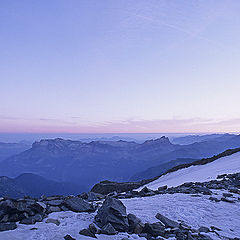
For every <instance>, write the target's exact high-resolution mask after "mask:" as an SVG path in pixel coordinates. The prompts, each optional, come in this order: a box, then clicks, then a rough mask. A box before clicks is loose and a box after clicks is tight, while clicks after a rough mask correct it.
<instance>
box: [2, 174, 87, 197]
mask: <svg viewBox="0 0 240 240" xmlns="http://www.w3.org/2000/svg"><path fill="white" fill-rule="evenodd" d="M86 190H87V189H86V188H84V187H83V186H80V185H77V184H72V183H67V182H56V181H52V180H48V179H46V178H43V177H40V176H38V175H35V174H32V173H24V174H21V175H20V176H18V177H16V178H8V177H0V197H1V196H8V197H13V198H19V197H23V196H26V195H28V196H32V197H40V196H41V195H46V196H50V195H71V194H75V195H77V194H80V193H82V192H84V191H86Z"/></svg>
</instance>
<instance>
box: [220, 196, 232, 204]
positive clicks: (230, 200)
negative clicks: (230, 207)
mask: <svg viewBox="0 0 240 240" xmlns="http://www.w3.org/2000/svg"><path fill="white" fill-rule="evenodd" d="M221 201H224V202H228V203H234V200H232V199H228V198H225V197H222V198H221Z"/></svg>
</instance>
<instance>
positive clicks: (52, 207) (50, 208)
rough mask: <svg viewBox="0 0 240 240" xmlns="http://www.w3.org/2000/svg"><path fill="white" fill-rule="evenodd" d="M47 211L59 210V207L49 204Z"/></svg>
mask: <svg viewBox="0 0 240 240" xmlns="http://www.w3.org/2000/svg"><path fill="white" fill-rule="evenodd" d="M47 212H48V213H52V212H61V208H60V207H57V206H49V207H48V209H47Z"/></svg>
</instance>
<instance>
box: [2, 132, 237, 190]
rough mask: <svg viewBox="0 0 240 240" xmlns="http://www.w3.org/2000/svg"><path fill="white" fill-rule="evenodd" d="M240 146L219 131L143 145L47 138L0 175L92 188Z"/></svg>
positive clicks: (7, 161) (4, 165)
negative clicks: (196, 139) (200, 138)
mask: <svg viewBox="0 0 240 240" xmlns="http://www.w3.org/2000/svg"><path fill="white" fill-rule="evenodd" d="M239 146H240V135H220V136H218V137H217V138H213V139H210V140H206V141H202V142H195V143H192V144H188V145H180V144H172V143H171V142H170V141H169V139H168V138H167V137H161V138H159V139H155V140H147V141H145V142H144V143H136V142H134V141H130V142H128V141H122V140H119V141H92V142H90V143H86V142H81V141H72V140H64V139H60V138H57V139H45V140H41V141H39V142H35V143H34V144H33V145H32V147H31V148H30V149H28V150H26V151H24V152H22V153H20V154H17V155H15V156H11V157H9V158H7V159H5V160H4V161H2V163H1V169H0V175H2V176H8V177H13V178H15V177H17V176H18V175H20V174H23V173H33V174H36V175H39V176H42V177H44V178H47V179H49V180H53V181H57V182H71V183H74V184H77V185H81V186H84V187H87V188H90V187H92V186H93V185H94V184H95V183H97V182H99V181H102V180H110V181H121V182H122V181H128V180H129V179H133V178H134V177H133V176H136V174H137V175H138V176H140V178H142V179H145V178H148V177H149V171H150V172H151V170H147V169H149V168H152V169H154V171H153V173H152V174H151V177H154V175H155V174H156V176H158V175H160V174H161V173H162V172H163V171H165V170H167V169H168V168H171V167H173V166H176V165H177V164H178V163H180V164H182V163H189V162H191V161H194V160H196V159H201V158H205V157H211V156H213V155H214V154H218V153H220V152H223V151H225V150H227V149H229V148H237V147H239ZM138 179H139V177H138Z"/></svg>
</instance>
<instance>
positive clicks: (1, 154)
mask: <svg viewBox="0 0 240 240" xmlns="http://www.w3.org/2000/svg"><path fill="white" fill-rule="evenodd" d="M29 148H31V145H30V144H26V143H3V142H0V162H1V161H2V160H4V159H6V158H8V157H10V156H13V155H16V154H19V153H21V152H23V151H25V150H27V149H29Z"/></svg>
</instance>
